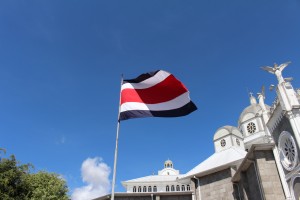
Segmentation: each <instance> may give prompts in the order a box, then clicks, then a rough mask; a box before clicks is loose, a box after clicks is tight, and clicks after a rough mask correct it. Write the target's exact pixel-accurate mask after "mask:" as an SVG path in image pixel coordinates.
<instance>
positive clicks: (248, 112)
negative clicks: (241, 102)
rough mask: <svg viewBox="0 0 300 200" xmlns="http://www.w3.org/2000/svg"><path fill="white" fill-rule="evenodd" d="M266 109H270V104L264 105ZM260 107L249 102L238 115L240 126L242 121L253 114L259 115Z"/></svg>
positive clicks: (252, 116)
mask: <svg viewBox="0 0 300 200" xmlns="http://www.w3.org/2000/svg"><path fill="white" fill-rule="evenodd" d="M265 106H266V108H267V110H270V106H268V105H266V104H265ZM262 112H263V110H262V108H261V106H260V105H259V104H251V105H250V106H248V107H247V108H245V109H244V110H243V112H242V113H241V115H240V118H239V121H238V125H239V126H240V125H241V124H242V123H243V122H245V121H247V120H249V119H251V118H254V117H255V116H261V115H262Z"/></svg>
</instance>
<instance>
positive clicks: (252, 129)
mask: <svg viewBox="0 0 300 200" xmlns="http://www.w3.org/2000/svg"><path fill="white" fill-rule="evenodd" d="M247 131H248V133H254V132H255V131H256V126H255V124H254V123H253V122H250V123H249V124H248V125H247Z"/></svg>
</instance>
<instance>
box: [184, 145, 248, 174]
mask: <svg viewBox="0 0 300 200" xmlns="http://www.w3.org/2000/svg"><path fill="white" fill-rule="evenodd" d="M246 154H247V152H246V151H244V150H242V149H240V148H237V147H234V146H232V147H230V148H229V149H226V150H224V151H220V152H216V153H214V154H213V155H212V156H210V157H209V158H207V159H206V160H204V161H203V162H202V163H200V164H199V165H197V166H196V167H195V168H193V169H192V170H190V171H189V172H188V173H186V174H185V175H184V176H183V177H181V178H182V179H184V178H190V177H193V176H194V175H207V174H210V173H214V172H216V171H219V170H221V169H223V168H224V169H225V168H226V167H228V166H230V165H233V164H237V163H238V162H239V161H241V160H242V159H243V158H244V157H245V156H246Z"/></svg>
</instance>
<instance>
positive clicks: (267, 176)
mask: <svg viewBox="0 0 300 200" xmlns="http://www.w3.org/2000/svg"><path fill="white" fill-rule="evenodd" d="M254 155H255V159H256V163H257V171H258V173H259V176H260V181H261V185H262V190H263V193H264V196H265V199H266V200H282V199H285V196H284V192H283V188H282V185H281V182H280V178H279V173H278V171H277V167H276V164H275V159H274V156H273V152H272V151H255V153H254Z"/></svg>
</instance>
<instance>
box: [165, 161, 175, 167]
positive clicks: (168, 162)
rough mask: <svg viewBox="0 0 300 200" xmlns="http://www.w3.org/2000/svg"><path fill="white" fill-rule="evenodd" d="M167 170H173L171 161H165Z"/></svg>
mask: <svg viewBox="0 0 300 200" xmlns="http://www.w3.org/2000/svg"><path fill="white" fill-rule="evenodd" d="M165 168H173V162H172V161H171V160H169V159H168V160H166V161H165Z"/></svg>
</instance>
